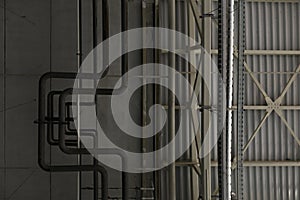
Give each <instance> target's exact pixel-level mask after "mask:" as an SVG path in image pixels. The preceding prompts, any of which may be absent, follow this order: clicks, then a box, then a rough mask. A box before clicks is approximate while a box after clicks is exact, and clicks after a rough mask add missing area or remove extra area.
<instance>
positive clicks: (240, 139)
mask: <svg viewBox="0 0 300 200" xmlns="http://www.w3.org/2000/svg"><path fill="white" fill-rule="evenodd" d="M244 52H245V0H239V1H238V89H237V90H238V102H237V120H238V121H237V170H236V172H237V185H236V187H237V191H236V195H237V196H236V198H237V199H239V200H240V199H241V200H242V199H244V197H243V189H244V188H243V173H244V170H243V169H244V168H243V158H244V153H243V146H244V119H243V117H244V109H243V106H244V90H245V73H244V70H245V68H244V62H245V59H244Z"/></svg>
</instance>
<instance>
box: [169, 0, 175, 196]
mask: <svg viewBox="0 0 300 200" xmlns="http://www.w3.org/2000/svg"><path fill="white" fill-rule="evenodd" d="M175 16H176V15H175V0H168V18H169V29H171V30H176V23H175ZM168 42H169V46H170V50H171V51H172V50H175V44H176V43H175V42H176V41H175V35H174V34H172V35H170V36H169V41H168ZM169 67H171V68H173V69H175V54H173V53H171V52H169ZM168 75H169V76H168V78H169V79H168V87H169V88H168V89H169V90H168V108H169V109H168V138H169V141H172V140H173V139H174V137H175V95H174V94H173V92H172V91H174V89H175V74H174V72H173V71H171V70H170V71H169V73H168ZM169 145H172V144H171V143H170V144H169ZM170 149H171V152H169V156H171V158H169V159H171V160H175V159H174V157H175V146H171V147H170ZM175 172H176V171H175V163H172V164H170V165H169V167H168V184H169V185H168V186H169V199H170V200H175V199H176V173H175Z"/></svg>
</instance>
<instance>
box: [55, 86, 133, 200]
mask: <svg viewBox="0 0 300 200" xmlns="http://www.w3.org/2000/svg"><path fill="white" fill-rule="evenodd" d="M72 92H73V90H72V89H66V90H64V91H63V92H62V94H61V95H60V97H59V116H60V123H59V133H58V135H59V147H60V149H61V150H62V151H63V152H64V153H66V154H95V155H99V154H105V155H118V156H120V158H121V160H122V168H123V171H122V188H123V189H122V196H123V199H124V200H127V199H128V177H127V173H126V169H127V160H126V154H125V153H124V152H123V151H121V150H119V149H110V148H104V149H101V148H97V149H87V148H78V149H74V148H69V147H68V146H67V145H66V144H65V134H64V129H65V123H64V122H65V110H66V109H65V99H66V97H67V96H68V95H70V94H72ZM79 93H80V94H91V93H90V91H88V90H79Z"/></svg>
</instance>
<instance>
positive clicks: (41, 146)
mask: <svg viewBox="0 0 300 200" xmlns="http://www.w3.org/2000/svg"><path fill="white" fill-rule="evenodd" d="M48 77H49V76H42V78H41V79H40V81H39V102H38V110H39V118H38V163H39V166H40V167H41V168H42V169H43V170H45V171H50V172H71V171H79V172H80V171H97V172H98V173H100V174H101V177H102V179H101V181H102V199H108V174H107V171H106V169H105V168H104V167H102V166H100V165H97V166H93V165H80V166H78V165H64V166H61V165H56V166H53V165H52V166H51V165H49V164H47V163H46V161H45V155H46V154H45V153H46V152H45V140H46V136H45V122H46V119H45V107H46V99H45V93H46V92H45V91H46V80H47V78H48Z"/></svg>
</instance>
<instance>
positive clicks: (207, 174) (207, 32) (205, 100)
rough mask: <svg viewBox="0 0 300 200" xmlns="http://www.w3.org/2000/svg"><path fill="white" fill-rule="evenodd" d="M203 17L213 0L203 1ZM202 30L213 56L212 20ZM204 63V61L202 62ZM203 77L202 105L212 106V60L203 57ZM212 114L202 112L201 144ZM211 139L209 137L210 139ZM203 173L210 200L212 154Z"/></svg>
mask: <svg viewBox="0 0 300 200" xmlns="http://www.w3.org/2000/svg"><path fill="white" fill-rule="evenodd" d="M202 2H203V4H202V5H203V15H205V13H209V12H211V10H212V1H211V0H203V1H202ZM202 26H203V27H202V30H203V37H202V38H203V41H201V43H202V44H203V47H204V49H205V51H206V53H207V54H208V55H211V27H212V26H211V18H210V17H204V18H203V21H202ZM200 62H202V61H200ZM202 66H203V70H202V69H201V70H202V73H203V76H205V77H207V79H206V81H204V80H202V85H203V86H202V88H201V90H202V91H201V92H202V95H201V96H202V97H201V98H202V99H201V102H202V105H210V96H209V94H208V93H207V91H206V88H208V90H209V89H210V88H211V60H210V58H207V56H204V57H203V65H202ZM210 117H211V116H210V112H209V111H208V110H203V111H202V119H201V132H202V133H201V143H202V145H206V144H204V143H203V142H204V138H205V136H206V134H210V131H212V130H211V127H210V125H209V124H210ZM208 138H209V137H208ZM207 143H210V141H207ZM201 161H202V163H201V172H202V180H203V181H202V191H203V199H204V200H210V199H211V166H210V162H211V155H210V153H209V154H207V155H206V156H205V157H204V158H203V159H201Z"/></svg>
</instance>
